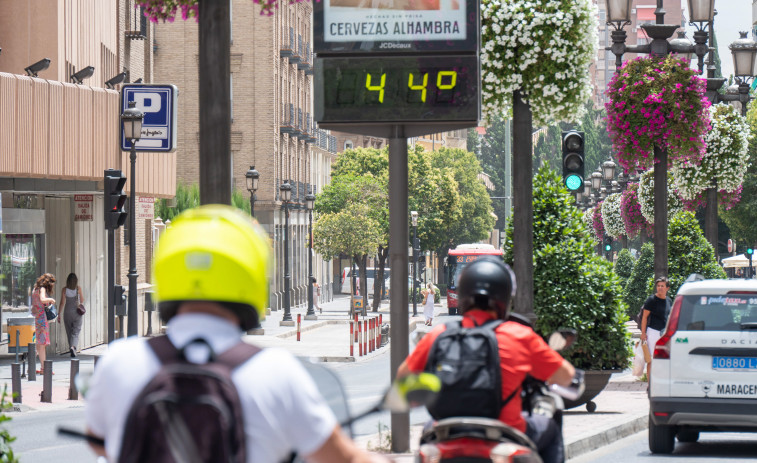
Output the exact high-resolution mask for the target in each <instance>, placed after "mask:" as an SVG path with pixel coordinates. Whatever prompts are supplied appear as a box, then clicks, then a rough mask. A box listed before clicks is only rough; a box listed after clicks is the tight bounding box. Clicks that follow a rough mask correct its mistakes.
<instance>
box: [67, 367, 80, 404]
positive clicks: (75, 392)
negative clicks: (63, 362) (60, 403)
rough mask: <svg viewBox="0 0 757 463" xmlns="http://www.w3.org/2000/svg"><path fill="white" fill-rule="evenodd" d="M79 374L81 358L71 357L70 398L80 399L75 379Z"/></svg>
mask: <svg viewBox="0 0 757 463" xmlns="http://www.w3.org/2000/svg"><path fill="white" fill-rule="evenodd" d="M78 374H79V359H71V375H70V376H69V378H70V379H69V383H68V400H79V390H78V389H76V384H75V383H74V380H75V379H76V375H78Z"/></svg>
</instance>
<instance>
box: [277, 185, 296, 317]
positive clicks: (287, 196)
mask: <svg viewBox="0 0 757 463" xmlns="http://www.w3.org/2000/svg"><path fill="white" fill-rule="evenodd" d="M279 194H280V196H281V201H282V202H283V203H284V318H282V320H281V325H282V326H291V325H293V324H294V322H293V321H292V314H291V306H290V303H289V286H290V283H291V282H290V279H291V276H290V275H289V201H290V200H291V199H292V185H290V184H289V183H282V184H281V186H279Z"/></svg>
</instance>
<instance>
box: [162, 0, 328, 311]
mask: <svg viewBox="0 0 757 463" xmlns="http://www.w3.org/2000/svg"><path fill="white" fill-rule="evenodd" d="M312 9H313V6H312V4H311V3H309V2H302V3H296V4H289V3H287V2H284V3H281V4H280V5H279V8H278V9H277V10H276V13H275V14H274V15H273V16H271V17H269V16H261V15H260V7H259V6H258V5H256V4H254V3H253V2H251V1H249V0H232V1H231V42H232V43H231V50H230V53H231V76H230V79H231V102H232V114H231V116H232V126H231V152H232V172H233V178H232V185H233V187H234V188H235V189H236V190H238V191H240V192H243V194H244V195H245V196H247V195H249V194H250V193H248V192H247V191H246V188H245V173H246V172H247V170H248V169H250V166H254V167H255V169H256V170H257V171H258V172H259V173H260V181H259V188H258V190H257V192H256V193H255V195H256V198H257V200H256V201H255V216H256V218H257V219H258V221H259V222H260V223H261V225H262V226H263V227H264V228H265V229H266V230H267V231H268V233H269V234H270V237H271V239H272V241H273V244H274V253H275V258H276V268H275V270H274V275H272V277H273V278H272V280H271V281H272V283H271V293H270V304H271V309H272V310H278V309H281V308H282V303H283V297H282V296H283V290H284V281H283V259H284V244H285V233H284V231H285V222H286V220H285V216H284V208H283V206H284V204H283V203H282V201H281V200H280V197H279V187H280V186H281V184H282V183H284V182H289V183H291V184H292V200H291V201H290V203H289V205H288V209H289V211H290V214H289V238H290V239H289V242H290V243H289V246H290V248H289V249H290V253H289V255H290V264H291V265H290V272H291V278H292V280H291V288H292V293H291V303H292V306H296V305H299V304H304V303H306V302H307V288H308V285H307V283H308V282H307V277H308V275H309V269H308V261H307V253H308V248H307V247H306V243H307V238H308V225H309V214H308V212H307V211H306V210H305V202H304V197H305V195H306V194H307V193H308V192H311V191H312V192H313V193H317V192H318V191H320V189H321V188H322V187H323V186H324V185H325V184H326V183H328V182H329V181H330V179H331V177H330V175H331V163H332V161H333V159H334V156H335V155H336V150H337V145H336V138H335V137H334V136H333V135H331V134H329V133H327V132H325V131H322V130H320V129H318V128H316V124H315V122H314V121H313V116H312V115H313V103H312V100H313V98H312V85H313V83H312V79H313V77H312V64H313V54H312V48H313V47H312V39H311V37H312V30H311V27H312V26H311V23H312V20H311V17H312ZM155 33H156V41H155V55H154V56H155V60H154V62H155V74H156V75H157V76H163V80H162V82H165V83H173V84H176V85H177V86H178V87H179V88H180V89H181V92H182V98H181V105H180V108H179V114H178V116H179V132H178V146H179V153H178V159H177V177H178V181H179V182H183V183H184V184H188V185H189V184H197V183H199V171H198V169H199V163H198V159H199V79H198V65H199V56H198V25H197V23H196V22H195V21H193V20H189V21H180V20H177V21H175V22H174V23H162V24H158V25H157V27H156V28H155ZM329 265H330V262H328V261H324V260H323V259H322V258H320V256H317V255H316V256H315V257H314V260H313V274H314V277H315V278H316V279H317V280H318V281H319V283H320V284H321V286H322V288H323V289H327V291H322V292H321V293H322V296H321V297H323V298H324V300H327V299H328V298H330V297H331V294H332V291H331V288H332V285H331V283H332V282H333V276H332V272H331V271H330V267H329Z"/></svg>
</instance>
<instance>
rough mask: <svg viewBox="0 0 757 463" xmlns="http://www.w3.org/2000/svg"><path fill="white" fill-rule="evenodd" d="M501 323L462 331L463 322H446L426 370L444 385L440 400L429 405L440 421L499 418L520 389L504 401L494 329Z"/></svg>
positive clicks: (434, 345) (433, 345)
mask: <svg viewBox="0 0 757 463" xmlns="http://www.w3.org/2000/svg"><path fill="white" fill-rule="evenodd" d="M501 323H502V320H492V321H489V322H486V323H484V324H483V325H481V326H475V327H472V328H463V326H462V322H461V321H456V322H450V323H447V325H446V327H447V328H446V329H445V330H444V332H442V333H441V334H440V335H439V337H437V338H436V340H434V343H433V344H432V346H431V349H430V351H429V353H428V360H427V361H426V371H427V372H430V373H434V374H435V375H437V376H438V377H439V379H440V380H441V383H442V388H441V391H440V392H439V396H438V398H437V399H436V400H435V401H434V403H433V404H431V405H428V406H427V408H428V411H429V413H430V414H431V416H432V417H433V418H434V419H436V420H440V419H443V418H450V417H454V416H477V417H484V418H498V417H499V413H500V411H501V410H502V407H504V406H505V405H506V404H507V402H509V401H510V399H512V398H513V397H514V396H515V392H517V391H519V390H520V388H517V389H516V390H515V391H513V393H512V394H510V396H509V397H507V398H506V399H505V400H502V370H501V368H500V359H499V348H498V346H497V337H496V335H495V333H494V330H495V329H497V327H498V326H499V325H500V324H501Z"/></svg>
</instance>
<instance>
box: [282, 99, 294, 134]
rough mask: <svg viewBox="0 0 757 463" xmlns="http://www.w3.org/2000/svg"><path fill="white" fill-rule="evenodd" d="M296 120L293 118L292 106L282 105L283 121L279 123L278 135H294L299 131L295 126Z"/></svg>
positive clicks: (290, 104)
mask: <svg viewBox="0 0 757 463" xmlns="http://www.w3.org/2000/svg"><path fill="white" fill-rule="evenodd" d="M295 123H296V120H295V118H294V105H293V104H292V103H289V104H288V105H287V104H285V105H284V120H282V121H281V125H280V126H279V132H280V133H288V134H290V135H296V134H297V133H298V132H299V131H298V130H297V127H296V125H295Z"/></svg>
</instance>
